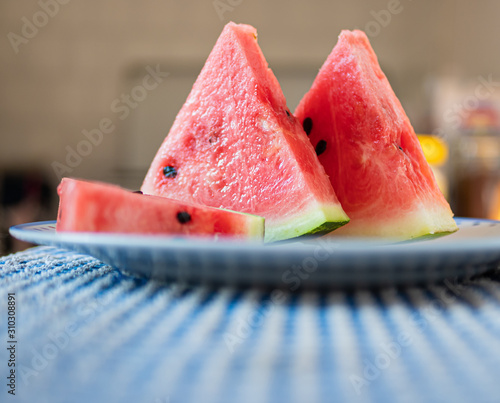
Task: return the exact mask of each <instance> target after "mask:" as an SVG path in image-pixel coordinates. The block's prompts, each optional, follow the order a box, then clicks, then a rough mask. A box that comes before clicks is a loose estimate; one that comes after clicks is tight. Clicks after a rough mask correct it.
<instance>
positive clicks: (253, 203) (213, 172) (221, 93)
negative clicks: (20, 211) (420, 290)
mask: <svg viewBox="0 0 500 403" xmlns="http://www.w3.org/2000/svg"><path fill="white" fill-rule="evenodd" d="M141 190H142V191H143V192H144V193H146V194H153V195H159V196H165V197H171V198H174V199H179V200H184V201H189V202H195V203H200V204H204V205H207V206H213V207H224V208H228V209H231V210H236V211H242V212H247V213H252V214H257V215H259V216H263V217H265V219H266V231H265V239H266V241H268V242H269V241H278V240H283V239H287V238H293V237H298V236H301V235H305V234H323V233H327V232H330V231H332V230H334V229H336V228H337V227H339V226H341V225H344V224H345V223H347V222H348V220H349V219H348V217H347V216H346V214H345V213H344V211H343V209H342V207H341V206H340V204H339V202H338V200H337V197H336V196H335V193H334V191H333V189H332V186H331V184H330V181H329V180H328V177H327V176H326V174H325V170H324V168H323V167H322V166H321V164H320V163H319V161H318V158H317V156H316V154H315V152H314V149H313V147H312V146H311V144H310V142H309V140H308V139H307V136H306V134H305V133H304V131H303V129H302V127H301V125H300V123H299V122H298V121H297V120H296V119H295V117H294V116H293V115H292V114H291V113H290V112H289V110H288V108H287V106H286V101H285V97H284V96H283V93H282V91H281V88H280V86H279V84H278V81H277V80H276V77H275V76H274V75H273V73H272V71H271V70H270V69H269V68H268V66H267V62H266V60H265V58H264V55H263V54H262V51H261V49H260V47H259V46H258V44H257V32H256V30H255V29H254V28H253V27H251V26H249V25H239V24H234V23H229V24H227V25H226V27H225V28H224V30H223V32H222V34H221V35H220V37H219V39H218V41H217V43H216V44H215V47H214V49H213V50H212V52H211V54H210V56H209V57H208V59H207V61H206V64H205V66H204V67H203V69H202V71H201V73H200V75H199V77H198V79H197V80H196V82H195V84H194V86H193V88H192V90H191V93H190V94H189V96H188V98H187V100H186V103H185V104H184V106H183V107H182V109H181V110H180V112H179V114H178V115H177V117H176V119H175V122H174V124H173V126H172V128H171V130H170V133H169V134H168V136H167V137H166V139H165V141H164V142H163V144H162V145H161V147H160V149H159V150H158V153H157V154H156V157H155V158H154V160H153V162H152V164H151V167H150V169H149V171H148V173H147V175H146V178H145V180H144V183H143V185H142V189H141Z"/></svg>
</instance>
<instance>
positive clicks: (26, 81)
mask: <svg viewBox="0 0 500 403" xmlns="http://www.w3.org/2000/svg"><path fill="white" fill-rule="evenodd" d="M59 1H60V2H56V0H45V1H44V0H41V1H40V2H36V1H30V2H28V1H12V0H10V1H7V0H4V1H2V2H1V3H0V27H1V30H0V33H1V38H2V39H1V40H0V53H1V58H0V168H3V167H6V166H25V165H36V166H40V167H42V169H45V170H47V171H48V172H49V174H50V175H52V177H53V179H54V180H56V175H55V174H54V172H53V169H52V165H53V163H54V162H60V163H61V164H63V165H67V164H66V161H65V160H66V158H67V157H68V149H67V147H70V148H71V149H72V150H75V149H76V147H77V146H78V145H79V144H81V142H82V140H85V137H84V135H83V133H82V131H83V130H92V129H96V128H99V126H100V125H101V124H102V125H103V127H105V128H107V130H108V131H109V132H110V133H107V134H105V135H104V136H103V139H102V141H101V142H98V145H95V146H93V147H92V150H90V151H89V152H88V154H89V155H86V156H84V157H83V158H82V159H81V161H74V160H73V165H74V167H71V172H70V173H68V174H70V175H73V176H79V177H86V178H95V179H102V180H108V181H114V182H121V183H124V184H126V185H129V186H138V185H139V184H140V179H141V175H143V174H144V173H145V169H146V168H147V166H146V165H147V162H148V161H149V159H151V158H152V157H153V155H152V153H154V150H156V149H157V147H158V146H159V143H160V141H161V139H162V138H163V137H164V135H165V134H166V133H167V131H168V129H169V126H170V124H171V122H172V119H173V118H174V117H175V113H176V112H177V110H178V109H179V107H180V106H181V105H182V103H183V102H184V100H185V97H186V95H187V93H188V91H189V87H190V85H191V84H192V82H193V81H194V78H195V77H196V74H197V72H198V71H199V69H200V68H201V66H202V64H203V62H204V60H205V58H206V57H207V55H208V53H209V52H210V50H211V48H212V46H213V45H214V43H215V41H216V39H217V37H218V35H219V34H220V32H221V30H222V27H223V26H224V24H225V23H226V22H228V21H230V20H233V21H236V22H246V23H249V24H252V25H254V26H255V27H256V28H257V29H258V32H259V43H260V45H261V47H262V49H263V51H264V54H265V55H266V57H267V59H268V61H269V64H270V66H271V68H273V70H274V71H275V73H276V75H277V77H278V79H279V80H280V81H282V84H283V90H284V92H285V96H287V98H288V99H289V103H290V107H292V108H293V107H294V106H295V105H296V103H297V102H298V99H299V98H300V95H301V94H302V93H304V92H305V91H307V89H308V85H310V83H311V82H312V80H313V79H314V75H315V73H316V72H317V70H318V68H319V67H320V66H321V64H322V62H323V61H324V59H325V58H326V56H327V55H328V53H329V52H330V51H331V49H332V47H333V46H334V44H335V42H336V38H337V36H338V34H339V32H340V30H341V29H344V28H348V29H352V28H361V29H366V30H367V31H368V34H369V36H370V39H371V42H372V45H373V47H374V49H375V51H376V53H377V54H378V57H379V60H380V63H381V65H382V67H383V69H384V71H385V72H386V74H387V75H388V77H389V79H390V81H391V83H392V84H393V87H394V89H395V91H396V93H397V94H398V96H400V98H401V100H402V102H403V105H404V106H405V108H406V109H407V111H408V113H409V115H410V118H411V119H412V122H413V124H414V125H415V127H416V129H417V131H428V130H432V123H430V120H429V114H430V111H429V99H428V97H429V91H428V88H427V87H426V85H427V84H428V82H432V80H433V79H435V78H436V77H440V76H441V75H443V74H445V73H446V72H448V71H454V72H455V73H456V72H458V74H459V75H460V76H463V77H475V76H477V75H484V76H488V75H489V74H493V75H494V76H496V77H500V76H499V74H500V71H499V70H500V52H499V51H498V44H499V38H500V24H498V16H499V15H500V2H498V1H494V0H490V1H488V0H479V1H476V2H472V1H470V0H469V1H468V0H456V1H453V0H413V1H412V0H400V1H398V0H390V1H386V0H381V1H379V0H376V1H307V2H306V1H288V2H286V1H264V0H215V1H212V0H208V1H190V0H165V1H159V0H145V1H132V0H107V1H105V0H86V1H83V0H64V1H63V0H59ZM61 3H65V4H61ZM42 4H44V6H42ZM43 9H45V10H46V11H43ZM48 14H52V16H50V15H48ZM26 21H28V22H26ZM35 23H36V24H38V25H39V28H37V27H36V25H35V29H34V30H33V29H31V31H30V29H29V28H30V27H29V25H31V24H35ZM31 28H33V27H31ZM35 31H37V32H35ZM23 32H24V33H23ZM28 36H29V38H28ZM148 66H149V68H150V69H153V70H154V69H156V68H158V69H159V70H160V71H163V72H168V73H169V75H168V77H164V78H162V79H161V80H158V81H157V82H158V86H157V87H156V88H154V89H151V90H146V91H143V90H141V89H137V88H136V87H137V86H140V85H141V83H142V81H143V79H144V77H145V76H146V75H148V74H150V71H148V70H147V67H148ZM157 66H159V67H157ZM157 78H158V77H157ZM429 80H430V81H429ZM160 81H161V82H160ZM151 83H152V82H151ZM285 83H286V85H285ZM134 88H135V95H136V97H138V98H140V99H141V102H138V103H137V104H138V105H137V106H136V107H134V109H132V108H130V110H129V112H130V113H125V112H126V111H125V109H124V105H123V101H121V99H120V97H121V96H122V94H124V95H130V94H131V91H134ZM141 91H142V92H141ZM142 98H144V99H142ZM116 100H118V101H116ZM113 105H114V107H113ZM125 115H127V116H125ZM108 119H109V121H108ZM110 127H112V129H110ZM96 141H97V140H96ZM81 150H83V151H85V153H87V150H86V149H85V147H83V148H82V149H81ZM67 166H68V165H67ZM129 167H130V168H131V173H130V178H131V179H130V180H127V179H126V178H125V177H126V176H127V175H128V173H127V168H129Z"/></svg>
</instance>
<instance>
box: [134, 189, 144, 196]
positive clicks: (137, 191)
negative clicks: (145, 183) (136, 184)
mask: <svg viewBox="0 0 500 403" xmlns="http://www.w3.org/2000/svg"><path fill="white" fill-rule="evenodd" d="M133 193H137V194H140V195H142V191H140V190H136V191H135V192H133Z"/></svg>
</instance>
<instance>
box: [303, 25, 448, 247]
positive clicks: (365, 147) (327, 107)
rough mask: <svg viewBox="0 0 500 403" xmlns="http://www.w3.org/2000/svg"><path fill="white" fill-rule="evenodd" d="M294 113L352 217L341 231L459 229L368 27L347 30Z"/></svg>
mask: <svg viewBox="0 0 500 403" xmlns="http://www.w3.org/2000/svg"><path fill="white" fill-rule="evenodd" d="M295 116H296V117H297V118H298V119H299V121H300V122H301V123H302V124H303V125H304V127H305V129H306V131H307V132H309V139H310V141H311V143H312V144H313V146H314V147H315V148H316V151H317V152H318V154H319V160H320V162H321V163H322V164H323V166H324V167H325V170H326V173H327V174H328V175H329V177H330V180H331V183H332V185H333V188H334V189H335V192H336V194H337V197H338V198H339V200H340V202H341V204H342V206H343V208H344V210H345V211H346V213H347V214H348V215H349V217H350V218H351V221H350V223H349V224H348V225H346V226H345V227H343V228H341V230H340V231H338V232H336V234H338V235H363V236H386V237H393V238H400V239H408V238H413V237H419V236H423V235H426V234H436V233H441V232H452V231H455V230H456V229H457V226H456V224H455V222H454V220H453V218H452V217H453V213H452V211H451V209H450V206H449V205H448V203H447V202H446V200H445V198H444V197H443V195H442V194H441V192H440V190H439V188H438V186H437V184H436V181H435V179H434V176H433V174H432V171H431V169H430V167H429V165H428V164H427V162H426V160H425V158H424V155H423V153H422V150H421V147H420V144H419V142H418V139H417V137H416V135H415V132H414V130H413V128H412V126H411V124H410V121H409V119H408V117H407V116H406V114H405V112H404V110H403V107H402V106H401V103H400V102H399V100H398V99H397V97H396V95H395V94H394V92H393V90H392V88H391V86H390V84H389V82H388V80H387V78H386V76H385V75H384V73H383V72H382V70H381V69H380V66H379V64H378V61H377V57H376V56H375V53H374V51H373V49H372V48H371V46H370V44H369V42H368V38H367V37H366V35H365V34H364V33H363V32H361V31H353V32H351V31H342V33H341V35H340V37H339V41H338V43H337V45H336V46H335V47H334V49H333V51H332V53H331V54H330V56H329V57H328V59H327V60H326V62H325V63H324V64H323V66H322V68H321V70H320V71H319V73H318V75H317V77H316V79H315V81H314V83H313V85H312V87H311V89H310V90H309V92H308V93H307V94H306V95H305V96H304V98H303V99H302V100H301V102H300V104H299V106H298V107H297V110H296V111H295Z"/></svg>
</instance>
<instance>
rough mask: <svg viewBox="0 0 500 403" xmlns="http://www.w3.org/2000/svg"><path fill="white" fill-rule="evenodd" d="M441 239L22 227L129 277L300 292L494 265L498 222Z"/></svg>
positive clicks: (476, 224)
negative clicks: (234, 237) (271, 238)
mask: <svg viewBox="0 0 500 403" xmlns="http://www.w3.org/2000/svg"><path fill="white" fill-rule="evenodd" d="M456 222H457V224H458V226H459V231H458V232H456V233H454V234H450V235H447V236H443V237H440V238H435V239H429V240H419V241H411V242H403V243H393V244H383V243H381V242H380V240H374V239H356V240H353V239H352V238H351V239H346V238H335V239H315V240H308V241H303V242H297V241H295V242H283V243H278V244H268V245H264V244H260V243H244V242H235V241H230V240H219V241H217V242H214V241H208V240H206V239H205V240H203V239H191V238H190V239H173V238H169V237H164V236H145V235H116V234H97V233H56V231H55V221H46V222H37V223H29V224H22V225H17V226H15V227H12V228H11V229H10V233H11V234H12V235H13V236H14V237H16V238H18V239H21V240H24V241H27V242H32V243H35V244H40V245H51V246H56V247H60V248H64V249H69V250H72V251H76V252H79V253H83V254H87V255H91V256H93V257H95V258H97V259H100V260H101V261H103V262H105V263H107V264H109V265H111V266H113V267H115V268H117V269H119V270H121V271H123V272H127V273H129V274H132V275H140V276H146V277H152V278H157V279H161V280H167V281H170V280H175V281H182V282H194V283H219V284H230V285H245V286H248V285H265V286H271V287H280V288H288V289H292V290H296V289H298V288H302V287H311V286H312V287H328V288H332V287H334V288H336V287H339V288H346V287H358V286H381V285H409V284H422V283H435V282H439V281H443V280H445V279H447V278H457V277H459V278H460V277H469V276H472V275H476V274H480V273H484V272H485V271H487V270H489V269H492V268H495V267H496V266H497V265H498V264H499V262H500V222H497V221H491V220H482V219H466V218H457V219H456Z"/></svg>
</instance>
